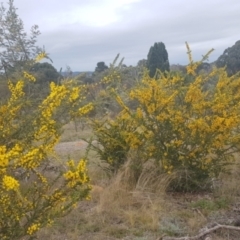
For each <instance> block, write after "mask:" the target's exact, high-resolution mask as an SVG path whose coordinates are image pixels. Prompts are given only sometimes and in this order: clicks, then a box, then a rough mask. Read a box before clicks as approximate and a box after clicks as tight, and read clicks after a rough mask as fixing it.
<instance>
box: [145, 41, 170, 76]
mask: <svg viewBox="0 0 240 240" xmlns="http://www.w3.org/2000/svg"><path fill="white" fill-rule="evenodd" d="M147 68H148V69H149V76H150V77H154V75H155V73H156V69H159V70H161V71H162V72H165V71H169V68H170V67H169V61H168V53H167V50H166V48H165V45H164V43H162V42H158V43H154V45H153V46H152V47H151V48H150V50H149V52H148V56H147Z"/></svg>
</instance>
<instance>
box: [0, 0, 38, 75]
mask: <svg viewBox="0 0 240 240" xmlns="http://www.w3.org/2000/svg"><path fill="white" fill-rule="evenodd" d="M8 5H9V6H8V8H7V9H6V8H5V7H4V5H3V4H1V7H0V49H1V51H0V58H1V62H0V71H4V72H5V77H6V78H8V77H10V75H12V72H13V71H17V69H21V68H22V67H24V68H25V69H26V65H27V64H28V63H29V62H31V59H34V58H35V57H36V55H37V54H38V53H40V52H41V51H42V50H41V49H40V48H39V47H37V46H36V42H37V37H38V35H39V34H40V32H39V30H38V26H37V25H34V26H33V27H32V28H31V33H30V36H29V37H28V36H27V33H26V32H25V31H24V26H23V22H22V20H21V19H20V18H19V16H18V15H17V13H16V11H17V8H16V7H14V0H9V1H8Z"/></svg>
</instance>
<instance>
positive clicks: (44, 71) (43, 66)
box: [31, 62, 62, 84]
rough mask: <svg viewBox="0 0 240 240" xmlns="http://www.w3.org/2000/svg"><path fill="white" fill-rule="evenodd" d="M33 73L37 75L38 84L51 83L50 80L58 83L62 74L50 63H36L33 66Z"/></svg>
mask: <svg viewBox="0 0 240 240" xmlns="http://www.w3.org/2000/svg"><path fill="white" fill-rule="evenodd" d="M31 73H32V74H33V75H34V76H35V77H36V82H35V83H36V84H44V83H47V84H49V83H50V82H55V83H58V82H59V81H60V79H61V78H62V76H61V75H60V74H59V73H58V72H57V70H56V69H55V68H54V67H53V65H51V64H50V63H47V62H44V63H35V64H34V65H33V66H32V67H31Z"/></svg>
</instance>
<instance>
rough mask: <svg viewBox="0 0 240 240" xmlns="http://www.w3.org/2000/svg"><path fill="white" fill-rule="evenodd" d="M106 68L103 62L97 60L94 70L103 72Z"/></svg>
mask: <svg viewBox="0 0 240 240" xmlns="http://www.w3.org/2000/svg"><path fill="white" fill-rule="evenodd" d="M106 69H108V66H107V65H105V62H98V63H97V67H96V68H95V72H103V71H104V70H106Z"/></svg>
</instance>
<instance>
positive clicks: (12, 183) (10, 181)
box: [2, 175, 19, 191]
mask: <svg viewBox="0 0 240 240" xmlns="http://www.w3.org/2000/svg"><path fill="white" fill-rule="evenodd" d="M2 185H3V188H5V189H6V190H7V191H9V190H15V191H16V190H18V188H19V182H18V181H17V180H16V179H14V178H13V177H11V176H7V175H4V177H3V180H2Z"/></svg>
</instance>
